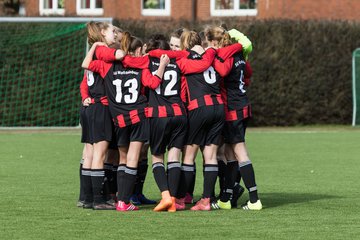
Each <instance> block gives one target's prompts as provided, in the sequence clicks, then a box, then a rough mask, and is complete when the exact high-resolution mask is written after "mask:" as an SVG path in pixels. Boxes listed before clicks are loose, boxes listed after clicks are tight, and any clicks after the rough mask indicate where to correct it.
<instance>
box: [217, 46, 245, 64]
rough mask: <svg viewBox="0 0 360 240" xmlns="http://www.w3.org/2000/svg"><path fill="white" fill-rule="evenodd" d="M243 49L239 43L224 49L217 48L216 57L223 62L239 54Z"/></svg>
mask: <svg viewBox="0 0 360 240" xmlns="http://www.w3.org/2000/svg"><path fill="white" fill-rule="evenodd" d="M242 50H243V47H242V45H241V44H240V43H235V44H232V45H229V46H226V47H222V48H219V49H218V50H217V57H218V58H220V59H223V60H226V59H228V58H229V57H231V56H233V55H234V54H235V53H238V52H241V51H242Z"/></svg>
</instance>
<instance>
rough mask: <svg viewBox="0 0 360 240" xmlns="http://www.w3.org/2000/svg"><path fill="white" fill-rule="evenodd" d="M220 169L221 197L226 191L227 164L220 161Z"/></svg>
mask: <svg viewBox="0 0 360 240" xmlns="http://www.w3.org/2000/svg"><path fill="white" fill-rule="evenodd" d="M218 167H219V171H218V177H219V187H220V192H219V196H220V197H221V196H222V194H223V192H224V191H225V172H226V164H225V163H224V161H223V160H220V159H218Z"/></svg>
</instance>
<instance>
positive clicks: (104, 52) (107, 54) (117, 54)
mask: <svg viewBox="0 0 360 240" xmlns="http://www.w3.org/2000/svg"><path fill="white" fill-rule="evenodd" d="M95 56H96V59H99V60H103V61H105V62H113V61H116V60H121V59H122V58H123V57H124V56H125V52H124V51H122V50H120V49H113V48H109V47H107V46H102V45H100V46H98V47H97V48H96V50H95Z"/></svg>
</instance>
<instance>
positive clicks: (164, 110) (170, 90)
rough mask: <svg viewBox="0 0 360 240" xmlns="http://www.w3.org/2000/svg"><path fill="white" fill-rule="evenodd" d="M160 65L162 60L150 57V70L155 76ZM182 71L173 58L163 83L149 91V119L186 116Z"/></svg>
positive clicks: (166, 70) (166, 68)
mask: <svg viewBox="0 0 360 240" xmlns="http://www.w3.org/2000/svg"><path fill="white" fill-rule="evenodd" d="M159 65H160V59H159V58H156V57H149V70H150V71H151V72H152V73H153V74H155V73H156V71H157V69H158V68H159ZM181 79H182V78H181V71H180V69H179V66H178V65H177V64H176V59H174V58H171V59H170V63H169V64H168V65H167V66H166V67H165V71H164V75H163V81H162V82H161V84H160V85H159V86H158V87H157V88H156V89H155V90H151V91H149V107H148V117H173V116H181V115H186V109H185V106H184V103H183V101H182V98H181V94H182V92H181Z"/></svg>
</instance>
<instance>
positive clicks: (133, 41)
mask: <svg viewBox="0 0 360 240" xmlns="http://www.w3.org/2000/svg"><path fill="white" fill-rule="evenodd" d="M142 46H143V42H142V41H141V39H140V38H137V37H134V36H131V34H130V33H129V32H127V31H125V32H123V37H122V39H121V44H120V49H121V50H123V51H124V52H125V53H131V52H135V50H136V49H137V48H139V47H142Z"/></svg>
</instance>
